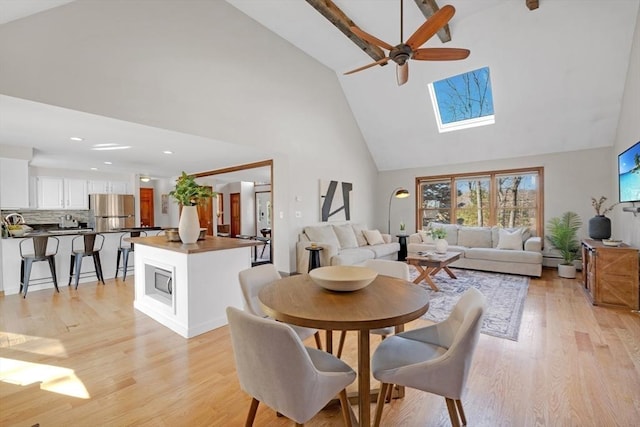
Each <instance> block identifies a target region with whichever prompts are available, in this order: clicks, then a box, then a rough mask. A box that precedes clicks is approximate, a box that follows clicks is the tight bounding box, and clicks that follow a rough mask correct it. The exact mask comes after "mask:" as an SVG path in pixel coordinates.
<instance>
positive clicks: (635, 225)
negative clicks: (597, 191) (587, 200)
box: [610, 12, 640, 247]
mask: <svg viewBox="0 0 640 427" xmlns="http://www.w3.org/2000/svg"><path fill="white" fill-rule="evenodd" d="M638 141H640V12H639V13H638V18H637V21H636V31H635V33H634V36H633V45H632V47H631V59H630V61H629V71H628V73H627V81H626V85H625V89H624V97H623V99H622V111H621V114H620V121H619V123H618V132H617V134H616V140H615V145H614V147H613V150H612V153H611V157H610V159H611V160H610V164H611V167H612V168H613V171H614V172H617V168H618V154H620V153H622V152H623V151H624V150H626V149H627V148H629V147H631V146H632V145H633V144H635V143H636V142H638ZM617 178H618V177H617V173H613V174H612V179H611V194H612V195H614V197H613V198H612V199H611V200H618V196H617V195H618V179H617ZM623 206H631V204H630V203H624V204H623ZM636 206H638V204H637V203H636ZM611 222H612V233H613V236H614V238H619V239H622V240H624V241H625V243H628V244H631V245H633V246H635V247H640V215H635V216H634V214H633V213H630V212H622V208H621V207H617V208H616V209H615V211H614V212H613V213H612V215H611Z"/></svg>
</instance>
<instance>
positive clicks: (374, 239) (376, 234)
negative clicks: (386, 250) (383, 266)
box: [364, 230, 384, 245]
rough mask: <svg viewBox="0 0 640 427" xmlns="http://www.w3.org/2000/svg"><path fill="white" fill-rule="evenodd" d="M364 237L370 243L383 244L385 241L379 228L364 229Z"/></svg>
mask: <svg viewBox="0 0 640 427" xmlns="http://www.w3.org/2000/svg"><path fill="white" fill-rule="evenodd" d="M364 238H365V239H367V243H369V244H370V245H381V244H383V243H384V239H383V238H382V234H380V231H378V230H364Z"/></svg>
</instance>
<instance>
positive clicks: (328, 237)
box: [304, 225, 340, 248]
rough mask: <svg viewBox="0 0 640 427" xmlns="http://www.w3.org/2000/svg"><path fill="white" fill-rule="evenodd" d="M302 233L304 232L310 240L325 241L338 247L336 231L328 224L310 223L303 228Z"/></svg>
mask: <svg viewBox="0 0 640 427" xmlns="http://www.w3.org/2000/svg"><path fill="white" fill-rule="evenodd" d="M304 234H306V235H307V237H309V240H310V241H312V242H316V243H327V244H329V245H334V246H335V247H336V248H339V247H340V242H339V241H338V237H336V233H335V232H334V231H333V227H331V226H330V225H310V226H308V227H305V228H304Z"/></svg>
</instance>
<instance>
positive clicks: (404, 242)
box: [396, 234, 407, 261]
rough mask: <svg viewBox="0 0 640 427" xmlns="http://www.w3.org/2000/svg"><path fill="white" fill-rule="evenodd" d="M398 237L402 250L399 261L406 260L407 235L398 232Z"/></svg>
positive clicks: (399, 252)
mask: <svg viewBox="0 0 640 427" xmlns="http://www.w3.org/2000/svg"><path fill="white" fill-rule="evenodd" d="M396 237H397V238H398V243H400V250H399V251H398V261H406V260H407V235H406V234H396Z"/></svg>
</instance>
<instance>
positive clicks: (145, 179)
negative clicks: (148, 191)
mask: <svg viewBox="0 0 640 427" xmlns="http://www.w3.org/2000/svg"><path fill="white" fill-rule="evenodd" d="M140 181H142V182H149V181H151V178H149V177H148V176H141V177H140Z"/></svg>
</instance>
